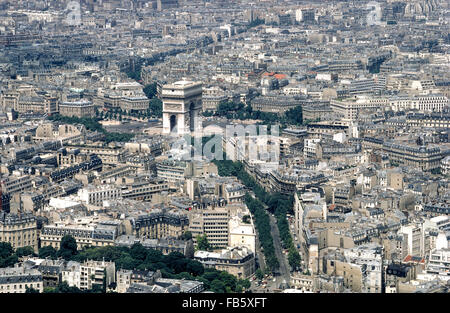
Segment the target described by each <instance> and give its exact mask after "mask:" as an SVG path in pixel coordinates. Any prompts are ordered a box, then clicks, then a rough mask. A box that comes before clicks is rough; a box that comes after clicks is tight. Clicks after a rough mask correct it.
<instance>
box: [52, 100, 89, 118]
mask: <svg viewBox="0 0 450 313" xmlns="http://www.w3.org/2000/svg"><path fill="white" fill-rule="evenodd" d="M59 114H61V115H63V116H69V117H80V118H81V117H93V116H95V107H94V104H93V103H92V102H91V101H74V102H62V103H61V104H60V105H59Z"/></svg>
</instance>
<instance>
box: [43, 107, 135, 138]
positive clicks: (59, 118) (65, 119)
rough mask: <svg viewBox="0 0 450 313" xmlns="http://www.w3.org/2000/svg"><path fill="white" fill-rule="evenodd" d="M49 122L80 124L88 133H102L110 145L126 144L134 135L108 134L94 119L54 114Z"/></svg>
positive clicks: (96, 119) (98, 119)
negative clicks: (116, 143) (114, 142)
mask: <svg viewBox="0 0 450 313" xmlns="http://www.w3.org/2000/svg"><path fill="white" fill-rule="evenodd" d="M48 119H49V120H51V121H55V122H60V123H65V124H82V125H84V126H85V127H86V129H87V130H90V131H97V132H100V133H103V134H104V135H105V142H106V143H110V142H113V141H119V142H127V141H130V140H131V139H132V138H133V137H134V134H130V133H116V132H108V131H107V130H106V129H104V128H103V126H102V124H100V123H99V121H100V120H101V118H95V117H81V118H79V117H74V116H73V117H69V116H63V115H60V114H54V115H51V116H49V117H48Z"/></svg>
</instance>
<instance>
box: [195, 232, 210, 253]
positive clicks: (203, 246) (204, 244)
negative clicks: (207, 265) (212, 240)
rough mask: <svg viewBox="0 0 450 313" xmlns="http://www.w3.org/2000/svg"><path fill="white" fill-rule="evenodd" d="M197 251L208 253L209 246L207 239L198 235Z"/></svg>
mask: <svg viewBox="0 0 450 313" xmlns="http://www.w3.org/2000/svg"><path fill="white" fill-rule="evenodd" d="M197 249H198V250H203V251H209V250H210V249H211V246H210V244H209V242H208V238H207V237H206V235H198V236H197Z"/></svg>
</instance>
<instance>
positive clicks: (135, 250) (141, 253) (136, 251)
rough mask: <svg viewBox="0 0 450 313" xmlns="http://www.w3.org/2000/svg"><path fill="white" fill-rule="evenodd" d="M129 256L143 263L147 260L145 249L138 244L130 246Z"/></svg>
mask: <svg viewBox="0 0 450 313" xmlns="http://www.w3.org/2000/svg"><path fill="white" fill-rule="evenodd" d="M130 254H131V256H132V257H133V259H137V260H141V261H144V260H145V259H146V258H147V249H145V248H144V246H143V245H141V244H140V243H135V244H134V245H133V246H131V249H130Z"/></svg>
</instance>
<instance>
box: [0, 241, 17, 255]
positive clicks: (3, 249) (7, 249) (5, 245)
mask: <svg viewBox="0 0 450 313" xmlns="http://www.w3.org/2000/svg"><path fill="white" fill-rule="evenodd" d="M13 253H14V249H13V248H12V246H11V244H10V243H9V242H0V259H6V258H7V257H9V256H11V254H13Z"/></svg>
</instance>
